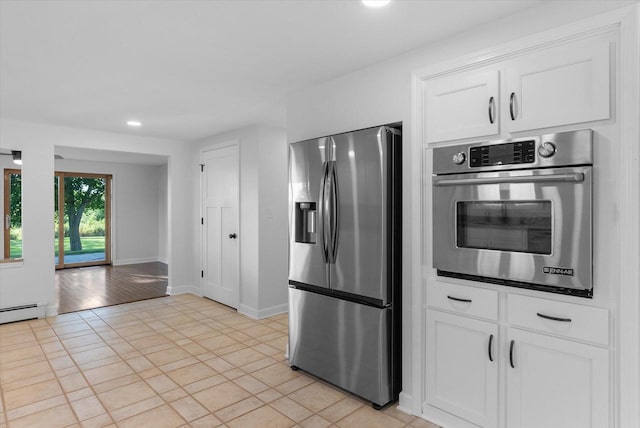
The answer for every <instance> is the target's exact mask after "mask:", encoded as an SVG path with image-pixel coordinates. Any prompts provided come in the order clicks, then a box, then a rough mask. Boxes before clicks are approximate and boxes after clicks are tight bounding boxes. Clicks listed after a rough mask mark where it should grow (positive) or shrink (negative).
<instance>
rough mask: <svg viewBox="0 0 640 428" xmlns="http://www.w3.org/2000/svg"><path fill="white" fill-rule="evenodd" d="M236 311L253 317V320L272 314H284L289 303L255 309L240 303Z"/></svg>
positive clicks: (287, 310) (287, 309)
mask: <svg viewBox="0 0 640 428" xmlns="http://www.w3.org/2000/svg"><path fill="white" fill-rule="evenodd" d="M238 312H239V313H241V314H242V315H246V316H248V317H249V318H253V319H255V320H259V319H263V318H268V317H271V316H273V315H278V314H284V313H286V312H289V304H288V303H283V304H280V305H276V306H271V307H269V308H264V309H255V308H252V307H250V306H247V305H243V304H240V306H239V307H238Z"/></svg>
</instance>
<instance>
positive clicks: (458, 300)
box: [447, 296, 472, 303]
mask: <svg viewBox="0 0 640 428" xmlns="http://www.w3.org/2000/svg"><path fill="white" fill-rule="evenodd" d="M447 299H449V300H455V301H456V302H464V303H471V302H472V300H471V299H461V298H459V297H451V296H447Z"/></svg>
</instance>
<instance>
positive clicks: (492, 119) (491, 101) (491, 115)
mask: <svg viewBox="0 0 640 428" xmlns="http://www.w3.org/2000/svg"><path fill="white" fill-rule="evenodd" d="M488 110H489V123H491V124H493V122H495V120H496V119H495V113H496V103H495V100H494V98H493V97H491V98H489V109H488Z"/></svg>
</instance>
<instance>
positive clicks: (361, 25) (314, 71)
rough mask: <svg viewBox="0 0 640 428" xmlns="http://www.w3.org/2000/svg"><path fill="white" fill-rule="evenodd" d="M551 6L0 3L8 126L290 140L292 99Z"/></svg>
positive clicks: (3, 106) (304, 0) (527, 0)
mask: <svg viewBox="0 0 640 428" xmlns="http://www.w3.org/2000/svg"><path fill="white" fill-rule="evenodd" d="M541 1H542V0H535V1H534V0H497V1H486V0H445V1H436V0H425V1H419V0H393V1H392V3H391V4H390V5H389V6H387V7H386V8H382V9H370V8H366V7H364V6H363V5H362V4H361V3H360V2H359V1H357V0H339V1H334V0H296V1H294V0H261V1H258V0H251V1H250V0H212V1H206V0H198V1H190V0H179V1H178V0H164V1H158V0H155V1H148V0H136V1H111V0H108V1H104V0H90V1H78V0H56V1H50V0H42V1H40V0H30V1H22V0H0V116H2V117H5V118H11V119H19V120H26V121H32V122H40V123H48V124H54V125H62V126H70V127H78V128H87V129H96V130H103V131H111V132H120V133H130V134H136V135H141V136H149V137H159V138H166V139H173V140H181V141H190V140H194V139H198V138H203V137H205V136H209V135H214V134H218V133H221V132H225V131H229V130H232V129H236V128H239V127H242V126H246V125H251V124H271V125H276V126H282V127H285V126H286V117H285V107H284V102H285V99H286V97H287V94H288V93H290V92H292V91H295V90H297V89H300V88H304V87H307V86H310V85H314V84H317V83H320V82H323V81H326V80H329V79H331V78H334V77H336V76H340V75H343V74H345V73H349V72H351V71H354V70H357V69H360V68H363V67H366V66H369V65H371V64H375V63H377V62H380V61H383V60H385V59H388V58H391V57H393V56H396V55H400V54H402V53H404V52H407V51H410V50H414V49H417V48H420V47H421V46H424V45H426V44H428V43H431V42H434V41H437V40H441V39H444V38H446V37H450V36H452V35H455V34H459V33H461V32H464V31H467V30H468V29H470V28H472V27H475V26H478V25H482V24H485V23H487V22H490V21H492V20H496V19H499V18H502V17H504V16H507V15H510V14H512V13H515V12H517V11H520V10H523V9H526V8H529V7H531V6H533V5H536V4H538V3H540V2H541ZM129 119H136V120H139V121H141V122H142V124H143V125H142V126H141V127H140V128H137V129H133V128H128V127H127V126H126V125H125V122H126V121H127V120H129Z"/></svg>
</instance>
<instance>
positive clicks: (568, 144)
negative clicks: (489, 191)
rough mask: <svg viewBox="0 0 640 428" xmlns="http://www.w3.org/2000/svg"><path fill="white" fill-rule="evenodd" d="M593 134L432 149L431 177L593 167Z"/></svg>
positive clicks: (580, 132) (587, 131) (585, 131)
mask: <svg viewBox="0 0 640 428" xmlns="http://www.w3.org/2000/svg"><path fill="white" fill-rule="evenodd" d="M592 147H593V131H592V130H591V129H580V130H577V131H567V132H558V133H556V134H545V135H535V136H533V135H532V136H529V137H519V138H514V139H506V140H492V141H476V142H470V143H461V144H452V145H448V146H444V145H443V146H438V147H434V148H433V164H432V165H433V174H434V175H440V174H468V173H481V172H490V171H503V170H513V169H537V168H550V167H565V166H574V165H593V152H592Z"/></svg>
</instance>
